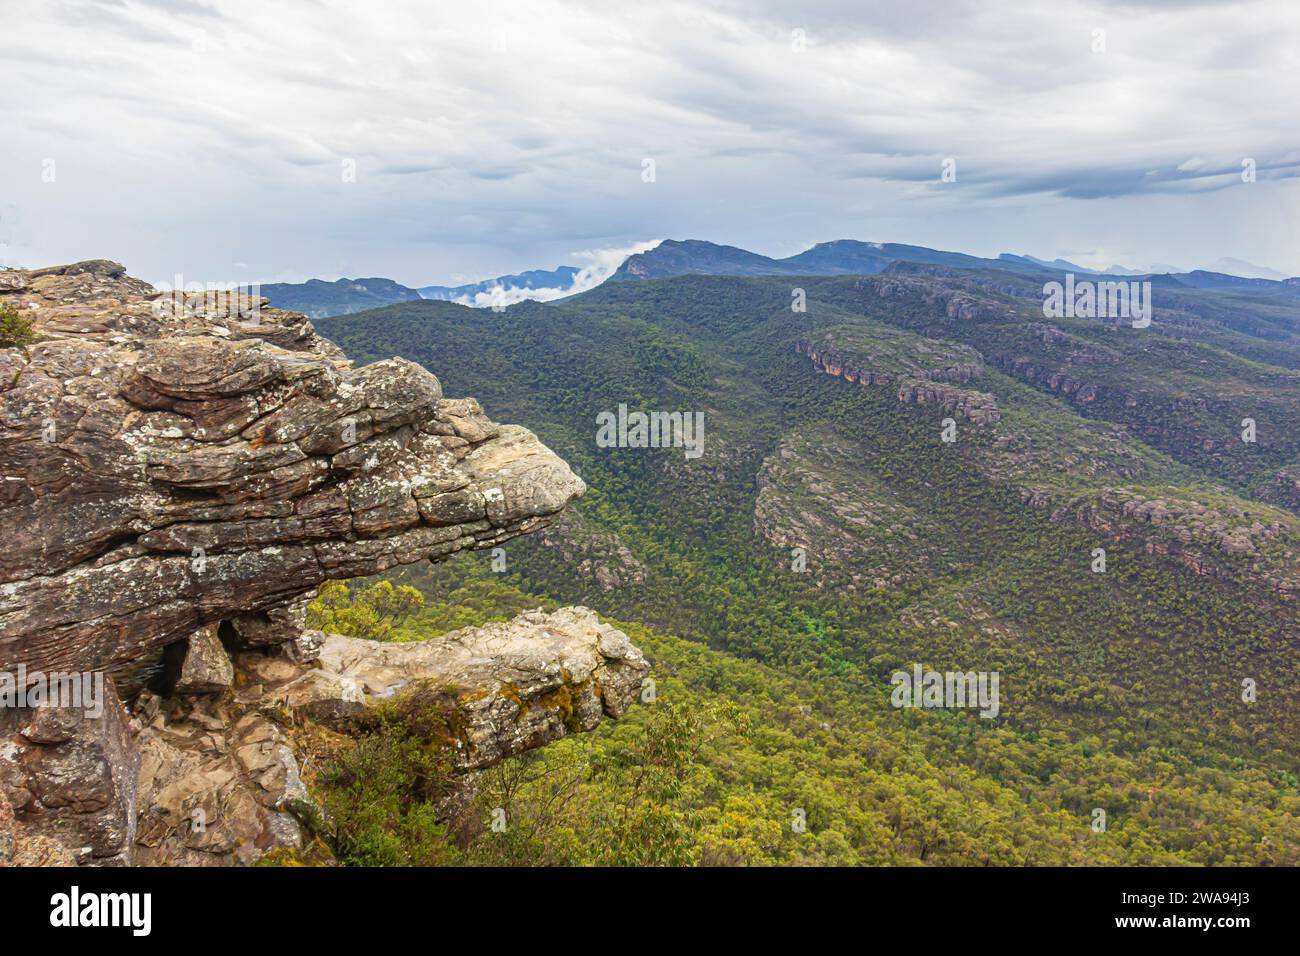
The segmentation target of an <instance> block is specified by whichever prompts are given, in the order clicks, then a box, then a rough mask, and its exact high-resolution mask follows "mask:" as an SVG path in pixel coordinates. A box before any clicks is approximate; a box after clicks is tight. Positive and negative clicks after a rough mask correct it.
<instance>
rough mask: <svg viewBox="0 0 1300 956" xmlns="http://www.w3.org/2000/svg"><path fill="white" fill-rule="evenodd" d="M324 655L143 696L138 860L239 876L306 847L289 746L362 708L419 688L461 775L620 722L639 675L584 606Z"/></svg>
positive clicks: (306, 813) (266, 658) (275, 659)
mask: <svg viewBox="0 0 1300 956" xmlns="http://www.w3.org/2000/svg"><path fill="white" fill-rule="evenodd" d="M321 645H322V646H321V648H320V657H319V659H318V660H316V661H314V662H309V663H305V664H304V663H296V662H294V661H292V660H290V659H288V658H287V657H285V656H283V655H280V654H274V655H271V654H267V653H265V652H262V651H248V652H245V653H242V654H239V655H237V657H236V660H235V664H234V669H235V674H236V678H235V684H234V687H233V689H232V691H231V692H230V693H229V694H225V695H222V696H220V697H215V696H203V697H172V698H167V699H162V698H159V697H157V696H155V695H153V694H151V693H149V692H145V693H144V694H142V695H140V697H139V699H138V700H137V701H136V703H135V708H134V710H135V714H134V717H133V719H132V728H133V731H134V733H135V742H136V747H137V749H138V751H139V754H140V758H139V759H140V772H139V773H140V777H139V806H140V808H141V810H140V818H139V828H138V832H137V835H136V847H135V861H136V863H138V864H145V865H185V866H224V865H241V864H242V865H247V864H250V863H254V862H256V861H257V860H259V859H261V858H262V857H264V856H265V855H266V854H267V853H270V852H272V851H275V850H286V851H298V850H301V849H303V847H304V845H305V844H306V843H307V841H308V840H309V839H310V836H309V834H308V833H307V832H306V828H305V827H304V822H305V821H306V820H308V819H310V818H311V817H312V816H313V814H314V813H315V812H316V811H315V809H314V805H313V803H312V800H311V797H310V794H309V791H308V787H307V784H306V781H305V779H304V774H306V773H307V771H306V770H305V769H304V767H303V760H302V759H301V756H300V748H299V747H298V746H297V745H296V740H295V738H296V737H297V735H299V734H300V733H302V732H303V731H304V729H305V728H307V727H311V726H313V725H314V724H324V725H326V726H329V727H332V728H336V729H342V730H346V729H347V728H348V727H349V722H350V721H351V720H353V719H355V718H357V717H358V716H360V715H362V714H364V712H365V711H366V710H367V709H369V708H373V707H376V706H382V705H383V704H384V703H385V702H387V701H396V700H400V698H401V697H402V696H403V695H405V694H408V693H417V692H420V691H424V692H426V693H425V696H424V697H423V698H421V699H420V700H421V706H424V707H427V708H428V709H429V710H430V711H433V713H430V714H429V715H428V716H429V717H430V718H432V719H431V720H428V721H426V723H429V724H436V723H439V722H441V726H442V727H444V728H445V734H446V739H445V740H443V741H441V742H442V743H444V744H445V745H446V746H448V747H449V748H451V749H452V751H453V754H454V757H453V766H454V767H455V769H456V770H457V771H459V772H460V773H462V774H466V775H470V774H472V772H473V771H476V770H480V769H482V768H485V767H488V766H491V765H492V764H495V763H498V762H499V761H501V760H504V759H506V758H508V757H511V756H514V755H516V754H519V753H523V752H524V751H527V750H531V749H533V748H535V747H540V746H543V745H545V744H547V743H550V742H552V741H554V740H556V739H558V738H560V737H562V736H564V735H565V734H566V733H570V732H577V731H585V730H591V729H592V728H594V727H595V726H596V725H597V724H598V723H599V722H600V719H601V717H602V716H609V717H619V716H622V714H623V713H624V712H625V711H626V710H627V708H628V706H629V705H630V704H631V703H632V702H633V701H634V700H635V699H636V697H637V695H638V693H639V691H640V688H641V682H642V680H643V679H644V678H645V676H646V674H647V672H648V671H649V664H648V663H647V661H646V659H645V657H644V656H643V655H642V654H641V652H640V651H638V650H637V649H636V648H635V647H634V646H632V644H631V642H630V641H629V640H628V638H627V636H626V635H625V634H623V633H622V632H621V631H618V630H616V629H614V628H613V627H610V626H609V625H607V624H603V623H601V621H600V620H599V619H598V618H597V617H596V615H595V614H594V613H592V612H591V611H589V610H587V609H586V608H564V609H561V610H559V611H555V612H553V613H550V614H546V613H543V612H541V611H530V612H526V613H524V614H521V615H519V616H518V617H516V618H515V619H514V620H512V621H509V622H505V623H500V624H489V625H487V626H485V627H481V628H462V629H461V630H458V631H453V632H451V633H449V634H446V635H444V636H442V637H440V638H436V639H433V640H429V641H421V642H415V643H409V644H400V643H382V642H378V641H367V640H360V639H358V638H351V637H343V636H341V635H338V634H330V635H321ZM466 779H467V780H468V779H469V777H468V776H467V777H466Z"/></svg>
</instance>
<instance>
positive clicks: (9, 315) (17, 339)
mask: <svg viewBox="0 0 1300 956" xmlns="http://www.w3.org/2000/svg"><path fill="white" fill-rule="evenodd" d="M35 341H36V333H35V331H33V329H32V322H31V320H30V319H26V318H24V317H23V316H22V315H21V314H20V313H19V312H18V310H17V309H15V308H13V307H12V306H8V305H0V349H21V348H26V347H27V346H29V345H31V344H32V343H33V342H35Z"/></svg>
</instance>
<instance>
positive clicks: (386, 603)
mask: <svg viewBox="0 0 1300 956" xmlns="http://www.w3.org/2000/svg"><path fill="white" fill-rule="evenodd" d="M423 608H424V595H423V594H421V593H420V592H419V591H417V590H416V589H415V588H413V587H410V586H409V585H405V584H403V585H400V586H398V587H393V585H392V583H391V582H389V581H378V582H376V583H374V584H371V585H369V586H367V587H365V588H362V589H361V590H360V591H358V592H357V594H356V596H355V597H354V596H353V595H352V593H351V592H350V591H349V590H348V586H347V585H346V584H344V583H343V582H342V581H326V582H325V583H324V584H322V585H321V587H320V593H319V594H318V595H317V596H316V600H314V601H312V602H311V604H309V605H308V606H307V626H308V627H309V628H312V629H314V630H318V631H327V632H330V633H333V634H343V635H345V636H346V637H364V638H367V639H368V640H372V641H386V640H390V639H391V638H392V634H393V629H394V628H395V627H396V626H397V625H398V624H400V623H402V622H403V621H405V620H406V619H407V618H409V617H410V616H411V615H412V614H415V613H416V612H417V611H419V610H421V609H423Z"/></svg>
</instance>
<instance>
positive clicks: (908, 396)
mask: <svg viewBox="0 0 1300 956" xmlns="http://www.w3.org/2000/svg"><path fill="white" fill-rule="evenodd" d="M795 351H796V352H798V353H799V354H801V355H806V356H808V358H809V359H810V360H811V361H812V364H813V368H815V369H817V370H818V371H819V372H823V373H825V374H827V375H833V376H835V377H836V378H842V379H844V380H845V381H846V382H857V383H858V384H860V385H862V386H863V387H864V388H866V387H868V386H871V385H888V384H892V383H894V382H898V400H899V401H900V402H903V403H904V404H907V405H939V406H941V407H942V408H943V409H944V411H948V412H955V413H957V414H959V415H961V416H962V417H963V418H966V419H967V420H969V421H970V422H972V423H974V424H976V425H989V424H992V423H994V422H997V421H1000V420H1001V418H1002V412H1001V411H1000V410H999V409H998V403H997V399H995V398H994V397H993V396H992V395H990V394H989V393H987V392H979V391H975V390H974V389H969V388H958V387H956V386H955V385H949V384H947V383H948V382H963V383H965V382H969V381H971V380H972V379H974V378H976V377H977V376H978V375H979V373H980V370H981V369H982V365H981V364H980V363H979V362H978V361H977V360H974V361H968V362H961V363H958V364H953V365H947V366H937V367H934V368H922V367H920V366H919V365H918V364H917V362H916V359H915V358H914V357H910V360H909V361H908V362H907V363H906V364H904V365H903V366H902V369H901V370H897V371H896V370H892V369H891V370H884V369H880V368H873V367H872V366H871V363H870V362H869V361H867V360H864V359H862V358H859V357H858V356H856V355H852V354H848V353H845V352H841V351H839V350H837V349H835V348H833V347H828V346H827V345H826V344H820V345H819V344H818V343H815V342H811V341H809V340H807V339H800V340H799V341H798V342H796V343H795Z"/></svg>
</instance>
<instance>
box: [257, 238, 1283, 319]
mask: <svg viewBox="0 0 1300 956" xmlns="http://www.w3.org/2000/svg"><path fill="white" fill-rule="evenodd" d="M896 263H914V264H921V265H930V266H942V267H947V268H952V269H979V270H992V271H996V272H1007V273H1016V274H1019V275H1024V276H1046V277H1050V276H1059V275H1060V274H1061V273H1066V272H1072V273H1075V274H1078V275H1093V276H1107V277H1115V276H1125V277H1128V278H1143V277H1146V278H1150V277H1151V276H1153V275H1166V274H1168V275H1172V276H1173V277H1174V279H1175V280H1176V281H1177V282H1178V283H1179V284H1182V285H1186V286H1189V287H1193V288H1199V289H1212V290H1213V289H1218V290H1229V289H1233V290H1238V291H1240V290H1244V289H1251V290H1253V291H1254V293H1255V294H1258V295H1265V296H1274V295H1279V296H1284V297H1291V296H1293V295H1294V286H1295V283H1291V284H1289V285H1288V284H1286V283H1282V282H1279V281H1278V280H1279V279H1280V278H1282V277H1281V274H1280V273H1276V272H1273V271H1272V270H1266V269H1262V268H1261V267H1258V266H1252V265H1250V264H1249V263H1245V262H1242V261H1241V260H1238V259H1223V260H1220V262H1219V264H1220V265H1222V266H1223V267H1224V268H1225V269H1232V270H1235V271H1230V272H1216V271H1211V270H1195V271H1192V272H1180V271H1172V272H1163V271H1156V272H1146V273H1144V272H1141V271H1138V270H1133V269H1127V268H1124V267H1122V266H1111V267H1110V268H1108V269H1106V270H1104V271H1102V272H1096V271H1092V270H1088V269H1085V268H1084V267H1082V266H1079V265H1076V264H1075V263H1072V262H1069V261H1068V260H1065V259H1054V260H1052V261H1047V260H1043V259H1039V258H1036V257H1034V256H1030V255H1013V254H1011V253H1002V254H1001V255H1000V256H998V257H997V258H996V259H987V258H981V257H979V256H971V255H967V254H965V253H960V252H947V251H943V250H939V249H930V248H926V247H924V246H912V245H905V244H900V243H892V242H889V243H880V242H860V241H858V240H854V239H839V240H835V241H832V242H822V243H818V244H817V245H815V246H813V247H812V248H810V249H807V250H805V251H804V252H801V253H798V254H797V255H793V256H789V257H787V258H784V259H774V258H771V257H769V256H764V255H760V254H759V253H756V252H750V251H748V250H746V249H741V248H738V247H736V246H726V245H719V244H717V243H713V242H708V241H705V240H700V239H687V240H675V239H667V240H664V241H663V242H661V243H659V244H658V245H657V246H655V247H654V248H653V249H650V250H648V251H646V252H641V253H637V254H634V255H631V256H628V257H627V259H625V260H624V262H623V263H622V265H620V266H619V267H618V268H617V269H616V270H615V271H614V273H613V274H612V275H611V276H610V279H609V280H607V281H614V282H620V281H627V280H633V279H662V278H669V277H671V276H677V275H691V274H700V275H737V276H833V275H875V274H877V273H881V272H885V271H888V270H889V269H890V268H891V267H892V266H894V265H895V264H896ZM1171 268H1172V267H1171ZM579 272H580V270H579V269H577V268H575V267H573V266H560V267H558V268H556V269H552V270H543V269H534V270H530V271H527V272H520V273H515V274H512V275H504V276H498V277H496V278H494V279H486V280H484V281H482V282H475V283H469V284H466V285H459V286H442V285H429V286H422V287H420V288H418V289H413V288H410V287H407V286H404V285H401V284H399V283H397V282H394V281H393V280H391V279H339V280H337V281H335V282H324V281H322V280H320V279H311V280H309V281H307V282H305V283H274V284H270V285H264V286H262V287H261V292H262V294H263V295H265V296H266V297H267V298H268V299H269V300H270V302H271V304H272V305H273V306H276V307H277V308H284V309H291V310H294V311H299V312H303V313H305V314H306V315H308V316H309V317H311V318H324V317H327V316H333V315H346V314H350V313H354V312H359V311H362V310H365V309H370V308H377V307H380V306H383V305H391V304H393V303H397V302H410V301H415V300H417V299H421V298H423V299H438V300H445V301H452V302H459V303H461V304H464V305H475V306H484V305H494V304H497V300H496V298H495V297H494V293H495V292H496V290H500V292H503V293H509V292H518V291H521V290H522V291H535V290H540V289H546V290H560V291H561V292H567V291H569V290H573V288H574V281H575V279H576V277H577V276H578V274H579ZM1238 273H1242V274H1238ZM1266 274H1267V275H1266ZM556 297H558V296H556V295H555V294H548V295H547V296H546V298H556Z"/></svg>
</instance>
